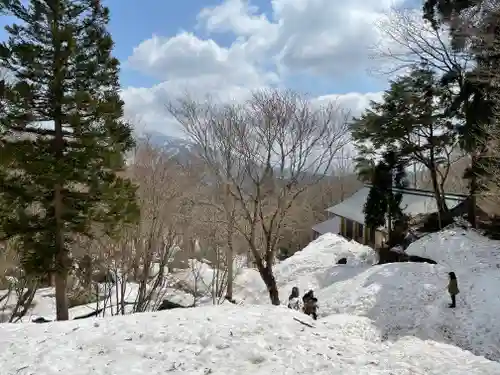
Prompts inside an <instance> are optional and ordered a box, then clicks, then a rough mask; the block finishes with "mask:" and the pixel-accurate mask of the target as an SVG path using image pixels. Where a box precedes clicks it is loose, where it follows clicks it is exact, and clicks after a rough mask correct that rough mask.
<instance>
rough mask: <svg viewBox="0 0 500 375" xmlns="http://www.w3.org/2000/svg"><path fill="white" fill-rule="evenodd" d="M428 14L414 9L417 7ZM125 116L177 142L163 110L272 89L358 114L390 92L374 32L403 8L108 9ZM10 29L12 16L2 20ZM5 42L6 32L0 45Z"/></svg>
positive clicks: (151, 3) (277, 4)
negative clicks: (192, 99)
mask: <svg viewBox="0 0 500 375" xmlns="http://www.w3.org/2000/svg"><path fill="white" fill-rule="evenodd" d="M411 1H412V3H413V4H414V5H415V6H416V7H418V8H419V7H421V4H420V2H419V1H417V0H411ZM104 3H106V4H107V5H108V6H109V7H110V9H111V18H112V21H111V25H110V29H111V32H112V34H113V37H114V40H115V42H116V52H115V54H116V56H117V57H118V58H119V59H120V60H121V61H122V72H121V81H122V86H123V98H124V100H125V103H126V112H127V114H128V115H129V116H132V117H133V118H134V119H137V121H138V122H140V123H141V126H143V127H146V128H149V129H152V130H153V129H154V130H157V131H161V132H164V133H167V134H171V135H178V134H179V133H178V129H176V128H175V126H174V125H173V122H172V121H171V120H169V119H168V113H167V112H166V110H165V103H167V102H168V100H169V99H173V98H176V97H178V96H179V95H182V94H183V93H185V92H190V93H191V94H194V95H199V96H200V97H202V96H204V95H205V94H207V93H209V94H211V95H213V96H216V97H219V98H221V99H236V100H237V99H239V98H243V97H244V96H245V94H246V93H248V91H249V90H252V89H258V88H264V87H269V86H274V87H286V88H292V89H295V90H298V91H300V92H303V93H305V94H308V95H310V96H311V97H327V98H338V100H339V101H340V102H341V103H342V104H343V105H344V106H346V107H348V108H351V109H352V110H353V112H359V111H361V110H362V109H363V108H364V107H365V106H366V104H367V103H368V101H369V99H372V98H377V96H378V95H379V93H380V91H381V90H383V89H385V88H386V87H387V77H384V76H383V75H380V74H375V73H374V72H373V70H374V68H376V64H377V62H375V61H374V60H373V59H372V58H371V57H373V53H374V47H375V46H376V45H377V44H378V43H379V42H380V39H381V38H382V36H381V35H380V32H379V31H378V30H377V27H376V23H377V20H379V19H380V17H383V16H384V15H385V14H387V12H388V10H389V9H390V8H391V7H393V6H398V7H401V6H404V7H406V8H408V6H409V4H411V3H409V2H408V1H405V0H250V1H247V0H183V1H181V0H177V1H168V0H142V1H138V0H107V1H104ZM3 22H6V17H4V21H3ZM2 37H5V33H4V32H3V31H1V32H0V38H2Z"/></svg>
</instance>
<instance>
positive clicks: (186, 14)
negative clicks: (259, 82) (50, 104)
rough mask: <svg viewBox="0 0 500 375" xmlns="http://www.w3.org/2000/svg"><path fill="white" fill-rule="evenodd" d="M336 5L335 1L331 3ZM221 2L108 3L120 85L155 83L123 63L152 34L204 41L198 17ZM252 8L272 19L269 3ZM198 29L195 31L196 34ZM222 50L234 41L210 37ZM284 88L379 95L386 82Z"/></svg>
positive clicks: (297, 78)
mask: <svg viewBox="0 0 500 375" xmlns="http://www.w3.org/2000/svg"><path fill="white" fill-rule="evenodd" d="M331 1H336V0H331ZM223 2H224V1H223V0H186V1H172V2H169V1H153V0H143V2H141V4H143V5H142V6H141V7H139V8H138V6H137V1H136V0H107V2H106V4H107V5H108V6H109V8H110V9H111V24H110V30H111V32H112V34H113V37H114V40H115V43H116V52H115V53H116V56H117V57H118V58H119V59H120V60H121V61H122V62H123V66H122V77H121V78H122V85H123V86H125V87H127V86H144V85H152V84H154V83H157V80H155V79H152V78H151V77H148V75H144V74H141V73H140V72H138V71H137V70H134V69H132V68H130V67H129V66H128V64H127V63H126V60H127V58H128V57H129V56H130V55H131V54H132V51H133V49H134V47H135V46H137V45H138V44H139V43H141V42H142V41H144V40H146V39H148V38H150V37H151V36H152V35H153V34H156V35H160V36H165V37H169V36H174V35H176V34H177V33H178V32H181V31H183V30H187V31H194V32H195V33H196V34H197V35H199V36H200V37H207V33H206V32H204V31H203V30H200V29H199V28H196V25H197V15H198V13H199V11H200V10H201V9H203V8H204V7H207V6H217V5H220V4H222V3H223ZM251 4H252V5H254V6H256V7H258V8H259V11H260V12H261V13H264V14H265V15H266V16H268V17H269V18H272V7H271V2H270V1H269V0H252V1H251ZM196 29H197V30H196ZM212 38H213V39H214V40H216V41H217V43H218V44H219V45H221V46H226V47H227V46H230V45H231V43H232V42H233V38H231V36H228V35H226V34H223V35H216V36H215V37H213V36H212ZM286 85H287V87H290V88H293V89H296V90H300V91H306V92H307V93H311V94H319V95H323V94H327V93H329V92H330V91H331V86H332V85H336V92H338V93H348V92H352V91H362V92H370V91H378V90H380V88H381V87H384V86H385V82H383V81H381V79H380V78H379V77H373V75H372V74H366V75H361V76H360V75H353V76H350V75H348V74H347V77H345V79H344V78H343V77H337V78H336V79H325V77H320V78H318V77H314V76H311V75H308V74H296V75H292V76H291V77H290V78H289V79H287V82H286Z"/></svg>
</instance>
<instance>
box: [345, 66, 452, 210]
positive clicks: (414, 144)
mask: <svg viewBox="0 0 500 375" xmlns="http://www.w3.org/2000/svg"><path fill="white" fill-rule="evenodd" d="M447 101H448V97H447V90H445V89H444V88H443V87H441V86H440V85H439V79H438V77H437V76H436V75H435V73H434V72H433V71H431V70H429V69H427V68H425V67H424V68H416V69H414V70H412V71H411V72H410V73H409V74H408V75H405V76H401V77H398V78H397V79H396V80H395V81H393V82H392V83H391V87H390V89H389V90H387V91H386V92H385V93H384V96H383V100H382V101H380V102H372V103H371V105H370V109H368V110H367V111H365V113H364V114H363V115H362V116H361V117H360V118H357V119H355V120H354V121H353V122H352V123H351V131H352V135H353V138H354V139H355V141H356V142H357V146H358V151H359V153H360V155H361V156H362V157H366V158H371V157H372V155H374V154H376V152H377V151H378V150H381V149H382V150H383V149H391V150H394V151H395V152H397V154H398V155H399V157H402V158H404V159H406V160H407V161H408V162H412V163H418V164H421V165H423V166H424V167H425V168H426V169H427V170H428V171H429V175H430V177H431V182H432V187H433V191H434V197H435V199H436V204H437V207H438V209H439V211H440V212H446V211H447V210H448V208H447V206H446V200H445V199H444V192H443V186H444V182H445V178H446V176H447V173H440V168H444V170H446V169H447V168H449V166H450V164H449V160H448V159H447V158H445V157H444V156H445V155H446V153H447V152H449V151H450V149H451V147H452V145H453V144H455V141H456V129H455V128H454V127H453V125H452V122H451V121H450V118H449V117H448V114H447V113H446V109H447V106H446V105H445V103H447ZM365 155H366V156H365Z"/></svg>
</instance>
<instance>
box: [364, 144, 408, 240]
mask: <svg viewBox="0 0 500 375" xmlns="http://www.w3.org/2000/svg"><path fill="white" fill-rule="evenodd" d="M405 166H406V161H405V159H402V158H400V157H399V155H398V154H397V153H396V152H394V151H392V150H391V151H388V152H385V153H384V155H383V158H382V160H380V161H379V162H378V164H377V166H376V167H375V169H374V171H373V178H372V185H371V187H370V191H369V193H368V197H367V199H366V202H365V205H364V210H363V212H364V214H365V224H366V226H367V227H369V228H370V229H371V230H376V229H377V228H379V227H385V226H386V225H387V231H388V234H389V244H390V245H391V246H392V245H394V244H396V243H398V241H400V240H401V238H400V237H401V231H402V230H404V229H405V227H406V223H407V216H406V215H405V214H404V212H403V208H402V207H401V204H402V200H403V194H402V193H401V190H402V189H404V188H406V187H407V186H408V182H407V179H406V171H405ZM394 188H397V189H398V190H394Z"/></svg>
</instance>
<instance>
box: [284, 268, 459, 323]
mask: <svg viewBox="0 0 500 375" xmlns="http://www.w3.org/2000/svg"><path fill="white" fill-rule="evenodd" d="M448 277H449V283H448V293H449V294H450V297H451V303H450V304H449V307H450V308H455V307H456V306H457V304H456V297H457V294H458V293H460V291H459V289H458V282H457V276H456V275H455V272H449V274H448ZM301 307H302V311H303V312H304V314H306V315H309V316H311V317H312V318H313V319H314V320H316V319H318V299H317V298H316V297H315V296H314V291H313V290H309V291H308V292H307V293H306V294H304V296H303V297H302V303H301V301H300V292H299V288H298V287H296V286H294V287H293V288H292V293H290V296H289V297H288V308H289V309H293V310H300V309H301Z"/></svg>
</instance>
